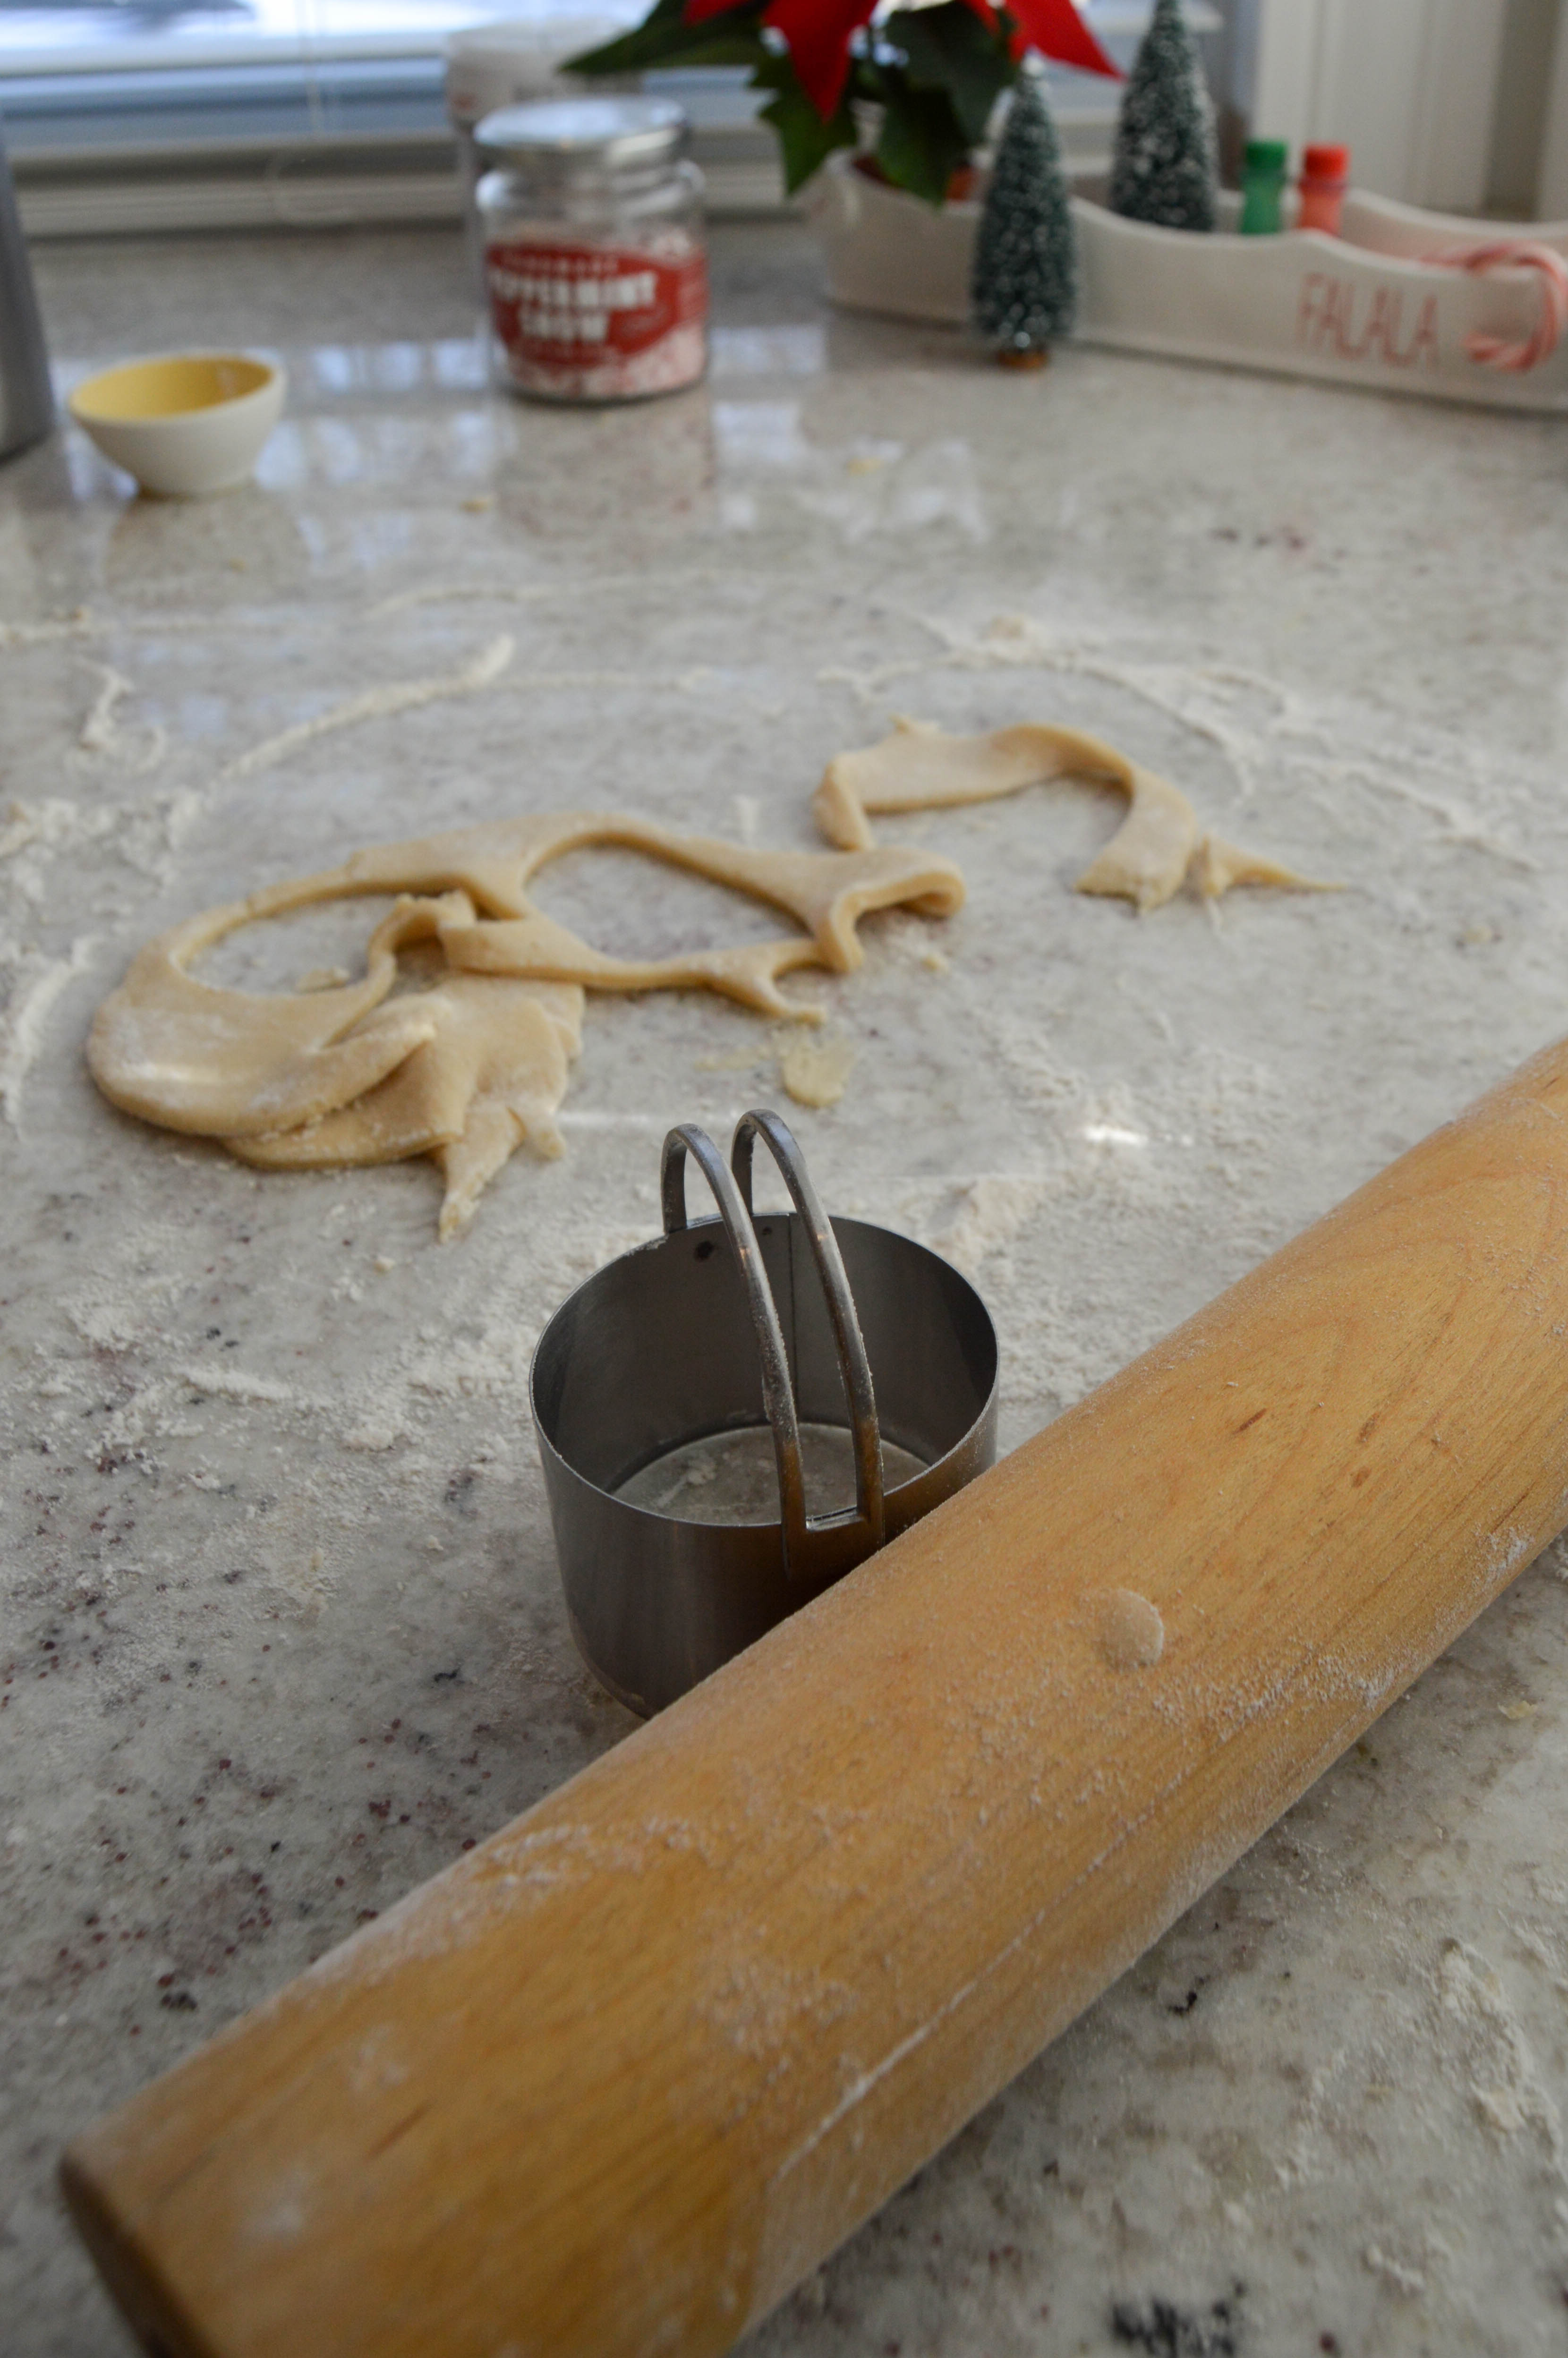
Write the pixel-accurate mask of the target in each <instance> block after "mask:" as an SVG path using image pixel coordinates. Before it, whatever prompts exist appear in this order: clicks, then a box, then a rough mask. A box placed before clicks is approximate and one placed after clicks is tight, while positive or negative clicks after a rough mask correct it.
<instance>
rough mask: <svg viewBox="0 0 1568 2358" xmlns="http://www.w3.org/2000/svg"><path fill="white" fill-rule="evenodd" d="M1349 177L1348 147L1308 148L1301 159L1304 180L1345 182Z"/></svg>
mask: <svg viewBox="0 0 1568 2358" xmlns="http://www.w3.org/2000/svg"><path fill="white" fill-rule="evenodd" d="M1349 177H1350V150H1349V148H1348V147H1309V148H1308V149H1307V151H1306V154H1305V155H1304V156H1303V157H1302V178H1303V179H1304V180H1345V179H1348V178H1349Z"/></svg>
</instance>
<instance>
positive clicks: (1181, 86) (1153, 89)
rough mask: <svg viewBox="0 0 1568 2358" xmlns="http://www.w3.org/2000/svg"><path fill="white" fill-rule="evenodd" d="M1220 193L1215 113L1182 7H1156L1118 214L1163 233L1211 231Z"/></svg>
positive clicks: (1132, 85) (1116, 163) (1126, 124)
mask: <svg viewBox="0 0 1568 2358" xmlns="http://www.w3.org/2000/svg"><path fill="white" fill-rule="evenodd" d="M1218 186H1219V161H1218V155H1217V149H1216V146H1215V136H1214V109H1213V107H1212V106H1211V105H1210V103H1209V95H1208V89H1207V85H1206V82H1205V81H1204V78H1203V70H1202V68H1201V67H1200V66H1199V64H1198V59H1197V52H1196V50H1195V49H1194V47H1193V38H1192V35H1191V33H1190V32H1189V31H1188V30H1187V23H1186V18H1185V17H1184V16H1183V14H1182V0H1154V14H1153V16H1152V19H1151V22H1150V26H1149V30H1148V31H1147V32H1146V33H1145V34H1144V36H1143V41H1142V45H1141V48H1140V49H1139V52H1138V57H1137V60H1136V62H1135V63H1134V65H1133V69H1132V71H1131V73H1130V76H1129V78H1128V83H1127V88H1126V90H1125V92H1123V93H1122V101H1121V115H1120V119H1119V122H1118V124H1117V127H1116V154H1115V157H1114V159H1113V161H1112V164H1111V170H1110V207H1111V211H1113V212H1118V213H1125V214H1126V215H1127V216H1128V218H1129V219H1130V221H1141V222H1157V223H1158V225H1159V226H1160V227H1161V228H1162V229H1197V230H1211V229H1212V228H1213V227H1214V218H1215V197H1216V192H1217V189H1218Z"/></svg>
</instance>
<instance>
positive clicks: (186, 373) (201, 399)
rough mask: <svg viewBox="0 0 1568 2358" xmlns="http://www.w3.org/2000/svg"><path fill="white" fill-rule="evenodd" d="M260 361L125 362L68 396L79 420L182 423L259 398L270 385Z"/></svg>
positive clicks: (197, 357)
mask: <svg viewBox="0 0 1568 2358" xmlns="http://www.w3.org/2000/svg"><path fill="white" fill-rule="evenodd" d="M272 376H273V371H272V370H271V369H270V368H269V367H268V366H267V364H266V362H265V361H250V360H246V359H245V358H244V357H243V354H242V353H239V352H175V353H171V354H170V355H169V357H168V359H167V360H159V361H128V362H126V363H125V365H124V368H113V369H105V370H104V372H103V375H102V376H94V377H89V379H88V381H87V383H86V384H81V385H78V386H77V388H76V391H75V393H74V394H72V395H71V399H70V406H71V408H72V410H73V411H74V412H75V414H76V415H77V416H78V417H91V418H94V419H99V420H101V421H102V422H103V424H104V425H116V424H118V423H119V422H120V421H121V420H122V419H126V418H133V417H184V416H189V413H190V412H191V411H192V410H197V409H216V408H217V407H218V406H219V405H220V404H221V403H222V402H225V401H239V400H240V399H242V398H243V395H245V394H247V393H259V392H260V390H261V388H262V386H263V385H264V384H270V383H271V381H272Z"/></svg>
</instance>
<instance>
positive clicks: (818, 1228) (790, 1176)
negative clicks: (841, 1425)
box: [730, 1111, 887, 1548]
mask: <svg viewBox="0 0 1568 2358" xmlns="http://www.w3.org/2000/svg"><path fill="white" fill-rule="evenodd" d="M759 1138H760V1139H761V1140H762V1143H763V1144H764V1145H765V1146H766V1147H767V1149H768V1151H769V1152H770V1153H771V1154H772V1156H773V1161H774V1162H775V1163H777V1164H778V1166H779V1169H780V1171H781V1172H782V1173H783V1174H784V1185H785V1186H786V1187H787V1188H788V1189H789V1192H790V1195H791V1197H792V1198H793V1200H794V1203H795V1210H796V1211H797V1212H798V1213H799V1214H800V1217H801V1219H802V1221H803V1222H804V1223H805V1227H806V1235H807V1237H808V1238H810V1241H811V1251H812V1258H813V1259H814V1260H815V1261H816V1274H817V1277H818V1279H819V1280H820V1282H821V1285H822V1291H823V1293H824V1295H825V1296H826V1298H827V1315H828V1317H829V1319H830V1320H831V1321H832V1325H833V1338H834V1341H835V1342H836V1343H837V1345H838V1371H839V1374H840V1375H841V1376H842V1378H843V1379H844V1391H845V1396H846V1398H847V1399H848V1401H849V1424H850V1428H851V1431H852V1432H853V1434H854V1440H855V1500H856V1505H857V1507H858V1509H859V1511H860V1520H862V1522H864V1523H865V1525H866V1527H867V1531H868V1535H869V1537H870V1541H871V1546H872V1547H873V1548H880V1547H881V1544H882V1542H883V1541H884V1540H885V1539H886V1537H887V1508H886V1503H885V1500H884V1498H883V1494H882V1441H881V1429H880V1428H879V1426H878V1423H877V1401H876V1394H875V1391H874V1390H873V1389H872V1386H871V1361H870V1360H869V1359H868V1357H866V1341H865V1336H863V1335H862V1334H861V1332H860V1319H859V1318H858V1317H857V1315H856V1313H855V1297H854V1295H853V1294H852V1293H850V1291H849V1277H848V1275H847V1273H846V1271H845V1268H844V1256H843V1254H842V1253H841V1252H840V1251H839V1249H838V1238H837V1237H836V1236H835V1235H834V1233H833V1223H832V1222H831V1220H829V1218H828V1217H827V1213H826V1212H825V1211H824V1210H823V1208H822V1205H821V1201H820V1199H819V1198H818V1196H817V1193H816V1188H815V1187H814V1186H813V1184H812V1182H811V1174H810V1172H809V1171H807V1169H806V1157H805V1156H804V1155H803V1154H802V1152H801V1151H800V1147H799V1145H798V1144H797V1142H796V1140H795V1133H794V1131H793V1130H791V1129H790V1127H789V1125H788V1123H787V1122H785V1121H782V1120H780V1118H779V1116H778V1115H777V1114H776V1113H769V1112H765V1111H764V1112H753V1113H745V1114H742V1115H741V1119H740V1120H739V1121H738V1122H737V1123H736V1125H735V1137H734V1141H733V1143H732V1144H731V1146H730V1168H731V1169H732V1170H733V1172H734V1174H735V1177H736V1180H737V1182H738V1184H739V1185H740V1189H741V1200H742V1201H743V1203H744V1204H745V1206H746V1211H747V1215H748V1217H754V1214H753V1213H752V1151H753V1149H754V1147H755V1144H756V1141H757V1140H758V1139H759Z"/></svg>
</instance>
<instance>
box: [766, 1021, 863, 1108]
mask: <svg viewBox="0 0 1568 2358" xmlns="http://www.w3.org/2000/svg"><path fill="white" fill-rule="evenodd" d="M854 1061H855V1051H854V1050H853V1048H851V1047H850V1045H849V1042H848V1040H813V1039H811V1038H809V1037H807V1038H806V1039H804V1040H792V1041H791V1042H790V1043H789V1044H788V1046H787V1047H786V1048H785V1049H784V1051H783V1053H782V1055H780V1057H779V1078H780V1080H781V1081H782V1082H783V1083H784V1087H785V1088H786V1089H787V1090H788V1091H789V1094H790V1096H791V1097H792V1098H794V1099H795V1103H796V1105H803V1106H816V1108H818V1109H820V1108H822V1107H824V1106H831V1105H837V1104H838V1100H839V1098H841V1097H842V1096H843V1094H844V1087H845V1084H846V1083H847V1081H848V1080H849V1071H850V1067H851V1066H852V1065H853V1064H854Z"/></svg>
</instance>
